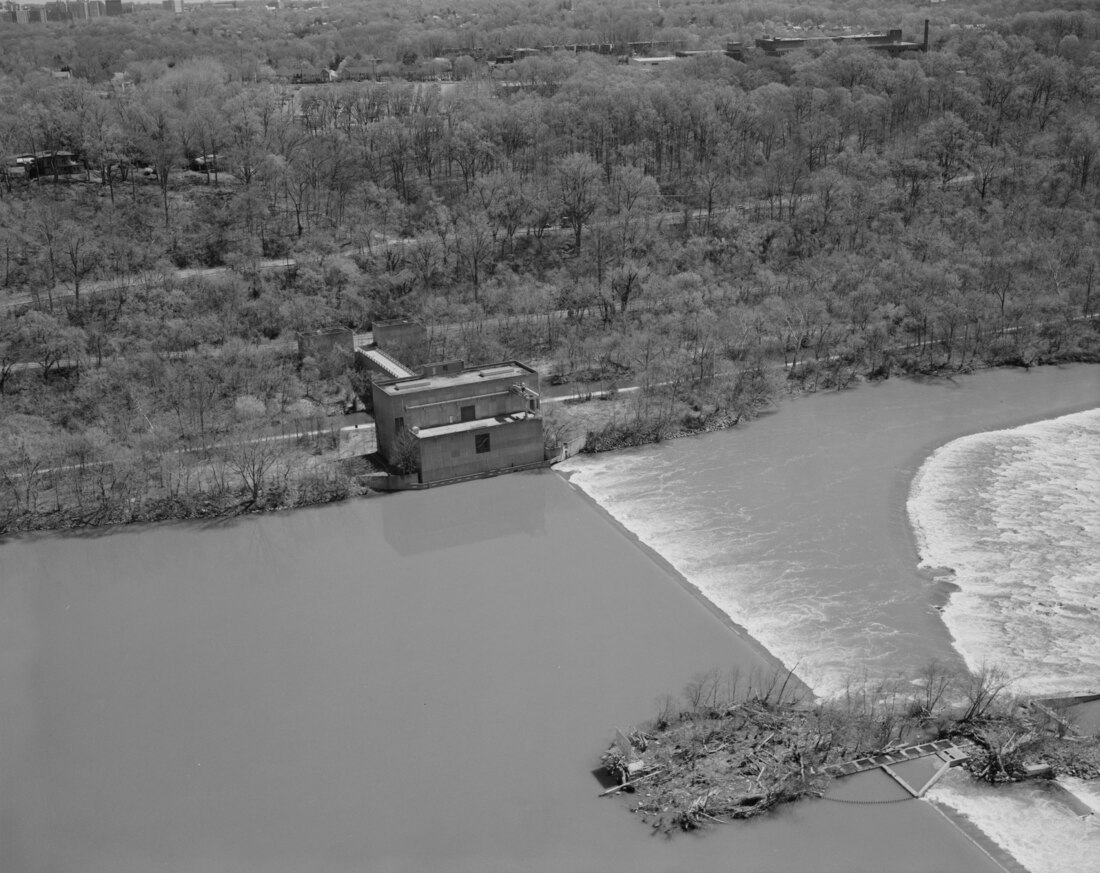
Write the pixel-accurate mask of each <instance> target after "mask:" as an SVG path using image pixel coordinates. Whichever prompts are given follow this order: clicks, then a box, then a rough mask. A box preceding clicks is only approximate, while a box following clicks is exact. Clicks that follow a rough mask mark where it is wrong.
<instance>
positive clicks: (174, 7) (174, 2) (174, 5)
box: [160, 0, 183, 15]
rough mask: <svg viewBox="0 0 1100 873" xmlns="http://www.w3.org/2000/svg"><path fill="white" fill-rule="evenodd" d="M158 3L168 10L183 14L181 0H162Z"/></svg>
mask: <svg viewBox="0 0 1100 873" xmlns="http://www.w3.org/2000/svg"><path fill="white" fill-rule="evenodd" d="M160 5H161V6H162V7H163V8H164V9H166V10H168V11H169V12H175V13H176V15H182V14H183V0H162V2H161V4H160Z"/></svg>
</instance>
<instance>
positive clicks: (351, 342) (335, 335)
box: [298, 327, 355, 361]
mask: <svg viewBox="0 0 1100 873" xmlns="http://www.w3.org/2000/svg"><path fill="white" fill-rule="evenodd" d="M333 353H338V354H343V355H346V356H347V359H348V360H349V361H350V360H351V358H352V356H353V355H354V354H355V333H354V332H353V331H352V329H351V328H350V327H330V328H328V329H327V330H325V329H321V330H315V331H312V332H310V333H299V334H298V357H300V358H317V359H321V358H325V357H328V356H330V355H332V354H333Z"/></svg>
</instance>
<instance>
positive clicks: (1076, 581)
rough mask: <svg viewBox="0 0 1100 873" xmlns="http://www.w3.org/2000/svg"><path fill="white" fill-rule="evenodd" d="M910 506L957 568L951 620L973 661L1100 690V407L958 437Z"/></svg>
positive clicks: (944, 561) (1056, 684) (1071, 688)
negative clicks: (1037, 421) (1010, 428)
mask: <svg viewBox="0 0 1100 873" xmlns="http://www.w3.org/2000/svg"><path fill="white" fill-rule="evenodd" d="M909 514H910V517H911V518H912V521H913V526H914V529H915V530H916V532H917V538H918V542H919V546H920V553H921V557H922V559H923V561H924V563H925V565H927V566H929V567H943V568H950V569H951V570H953V571H954V576H953V581H954V583H955V584H956V585H957V586H958V588H959V590H958V591H957V592H956V593H954V594H952V596H951V599H950V602H949V603H948V606H947V608H946V609H945V611H944V620H945V621H946V623H947V626H948V628H949V629H950V631H951V633H952V635H953V636H954V638H955V645H956V647H957V648H958V649H959V651H960V652H961V653H962V654H963V656H964V657H965V658H966V662H967V664H968V666H970V667H971V669H976V668H979V667H980V666H981V665H983V664H988V665H996V666H997V667H999V668H1001V669H1003V670H1004V671H1006V673H1007V675H1008V676H1009V677H1010V678H1012V679H1013V680H1014V681H1015V683H1016V684H1017V685H1018V687H1020V688H1021V689H1022V690H1026V691H1030V692H1034V693H1053V692H1088V691H1094V690H1100V650H1098V649H1097V647H1096V640H1097V637H1098V635H1100V580H1098V574H1100V410H1093V411H1091V412H1083V413H1079V414H1076V415H1067V416H1063V417H1061V418H1057V419H1054V420H1051V421H1044V422H1039V423H1037V424H1029V425H1026V426H1024V427H1019V428H1014V429H1012V430H1001V431H994V432H991V433H981V434H975V435H973V436H968V437H964V438H962V439H958V440H955V441H954V442H952V443H949V444H948V445H946V446H944V447H943V448H941V449H939V450H938V451H937V452H936V453H935V454H933V455H932V457H931V458H929V460H928V461H927V462H926V463H925V464H924V466H923V467H922V468H921V470H920V473H919V474H918V476H917V479H916V481H915V483H914V486H913V491H912V495H911V497H910V499H909Z"/></svg>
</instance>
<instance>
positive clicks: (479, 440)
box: [474, 433, 489, 455]
mask: <svg viewBox="0 0 1100 873" xmlns="http://www.w3.org/2000/svg"><path fill="white" fill-rule="evenodd" d="M474 451H475V452H477V453H478V454H479V455H484V454H485V453H486V452H487V451H489V434H487V433H479V434H475V435H474Z"/></svg>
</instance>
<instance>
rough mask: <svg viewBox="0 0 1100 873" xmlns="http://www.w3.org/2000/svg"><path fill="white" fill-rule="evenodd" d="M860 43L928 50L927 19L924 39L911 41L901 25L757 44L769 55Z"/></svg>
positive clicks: (886, 49)
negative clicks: (880, 31)
mask: <svg viewBox="0 0 1100 873" xmlns="http://www.w3.org/2000/svg"><path fill="white" fill-rule="evenodd" d="M833 44H836V45H859V46H863V47H864V48H868V49H871V50H872V51H878V52H885V53H886V54H891V55H896V54H901V53H902V52H921V51H928V22H927V21H925V22H924V42H923V43H919V42H909V41H907V40H903V39H902V38H901V28H894V29H892V30H887V31H885V32H884V33H854V34H842V35H840V36H806V37H788V36H765V37H762V38H760V39H757V40H756V47H757V48H758V49H763V51H764V53H765V54H768V55H785V54H788V53H790V52H794V51H798V50H799V49H808V48H825V47H827V46H830V45H833Z"/></svg>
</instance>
